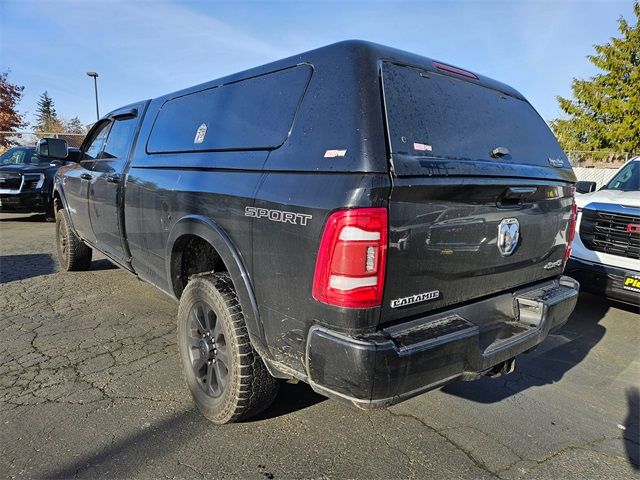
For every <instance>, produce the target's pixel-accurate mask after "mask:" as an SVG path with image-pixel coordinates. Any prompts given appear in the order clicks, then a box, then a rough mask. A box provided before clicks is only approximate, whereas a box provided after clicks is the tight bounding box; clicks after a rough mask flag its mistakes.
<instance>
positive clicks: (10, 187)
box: [0, 147, 80, 222]
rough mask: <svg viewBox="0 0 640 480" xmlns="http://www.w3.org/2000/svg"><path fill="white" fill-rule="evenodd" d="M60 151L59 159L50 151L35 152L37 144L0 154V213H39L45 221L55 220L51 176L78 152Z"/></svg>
mask: <svg viewBox="0 0 640 480" xmlns="http://www.w3.org/2000/svg"><path fill="white" fill-rule="evenodd" d="M51 153H53V152H51ZM63 153H64V156H63V157H62V158H58V157H56V156H55V155H50V154H49V152H47V156H46V157H45V156H42V155H38V154H37V153H36V147H13V148H10V149H9V150H7V151H6V152H4V153H3V154H2V155H0V213H41V214H44V218H45V219H46V220H47V221H49V222H53V221H55V212H54V210H53V202H52V199H53V197H52V195H51V192H52V188H53V177H54V175H55V173H56V172H57V171H58V168H60V167H61V166H62V165H64V164H69V163H70V162H72V161H77V160H78V155H79V154H80V152H79V151H78V149H76V148H69V149H67V151H66V152H63Z"/></svg>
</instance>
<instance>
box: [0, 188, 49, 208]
mask: <svg viewBox="0 0 640 480" xmlns="http://www.w3.org/2000/svg"><path fill="white" fill-rule="evenodd" d="M49 197H50V195H49V194H48V193H45V192H42V191H37V192H29V193H18V194H0V213H46V212H47V211H48V208H49Z"/></svg>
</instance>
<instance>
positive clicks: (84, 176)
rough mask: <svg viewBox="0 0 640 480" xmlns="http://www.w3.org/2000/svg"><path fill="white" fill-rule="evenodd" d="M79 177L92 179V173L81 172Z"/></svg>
mask: <svg viewBox="0 0 640 480" xmlns="http://www.w3.org/2000/svg"><path fill="white" fill-rule="evenodd" d="M80 178H81V179H82V180H93V175H91V174H90V173H81V174H80Z"/></svg>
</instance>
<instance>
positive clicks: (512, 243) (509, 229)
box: [497, 218, 520, 257]
mask: <svg viewBox="0 0 640 480" xmlns="http://www.w3.org/2000/svg"><path fill="white" fill-rule="evenodd" d="M518 240H520V223H519V222H518V219H517V218H505V219H504V220H502V221H501V222H500V225H498V243H497V244H498V250H499V251H500V255H502V256H503V257H508V256H509V255H511V254H512V253H513V252H515V251H516V248H517V247H518Z"/></svg>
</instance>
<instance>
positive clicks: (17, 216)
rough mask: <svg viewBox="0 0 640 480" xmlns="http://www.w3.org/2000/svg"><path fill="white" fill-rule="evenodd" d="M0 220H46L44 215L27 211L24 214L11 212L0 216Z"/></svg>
mask: <svg viewBox="0 0 640 480" xmlns="http://www.w3.org/2000/svg"><path fill="white" fill-rule="evenodd" d="M0 222H25V223H45V222H46V220H45V216H44V215H40V214H37V215H32V214H29V213H25V214H24V215H20V214H11V216H7V217H4V218H0ZM52 225H53V223H52Z"/></svg>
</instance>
